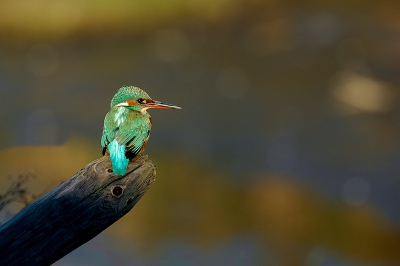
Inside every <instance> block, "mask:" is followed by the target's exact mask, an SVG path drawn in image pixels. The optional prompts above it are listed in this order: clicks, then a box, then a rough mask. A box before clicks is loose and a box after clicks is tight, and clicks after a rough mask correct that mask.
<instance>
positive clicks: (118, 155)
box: [108, 140, 129, 175]
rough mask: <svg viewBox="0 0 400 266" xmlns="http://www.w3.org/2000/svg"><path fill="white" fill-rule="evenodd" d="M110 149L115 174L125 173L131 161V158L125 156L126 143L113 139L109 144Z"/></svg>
mask: <svg viewBox="0 0 400 266" xmlns="http://www.w3.org/2000/svg"><path fill="white" fill-rule="evenodd" d="M108 151H109V152H110V159H111V164H112V168H113V172H114V174H116V175H124V174H125V173H126V168H127V167H128V163H129V160H128V159H127V158H126V157H125V145H119V144H118V141H116V140H113V141H112V142H111V143H110V144H108Z"/></svg>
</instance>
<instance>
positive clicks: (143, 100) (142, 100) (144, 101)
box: [137, 98, 147, 103]
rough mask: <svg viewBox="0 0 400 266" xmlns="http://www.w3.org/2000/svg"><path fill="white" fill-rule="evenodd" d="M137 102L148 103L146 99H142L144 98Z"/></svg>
mask: <svg viewBox="0 0 400 266" xmlns="http://www.w3.org/2000/svg"><path fill="white" fill-rule="evenodd" d="M137 101H138V103H147V101H146V100H145V99H142V98H139V99H138V100H137Z"/></svg>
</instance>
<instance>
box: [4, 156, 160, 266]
mask: <svg viewBox="0 0 400 266" xmlns="http://www.w3.org/2000/svg"><path fill="white" fill-rule="evenodd" d="M155 175H156V170H155V166H154V165H153V164H152V162H151V161H150V160H149V159H148V157H147V156H139V157H138V158H137V159H136V160H135V161H134V162H131V163H130V164H129V166H128V171H127V174H126V175H125V176H123V177H121V176H115V175H114V174H113V173H112V170H111V163H110V160H109V158H108V157H102V158H100V159H97V160H95V161H93V162H91V163H90V164H88V165H87V166H86V167H85V168H83V169H82V170H80V171H79V172H78V173H76V174H75V175H74V176H72V177H71V178H69V179H68V180H67V181H65V182H63V183H62V184H60V185H59V186H57V187H56V188H54V189H53V190H51V191H50V192H48V193H47V194H46V195H44V196H43V197H41V198H39V199H38V200H37V201H35V202H34V203H32V204H31V205H29V206H28V207H26V208H25V209H23V210H22V211H21V212H20V213H18V214H17V215H16V216H15V217H14V218H13V219H11V220H10V221H8V222H7V223H6V224H4V225H3V226H1V227H0V265H50V264H52V263H54V262H56V261H57V260H59V259H60V258H62V257H64V256H65V255H66V254H68V253H70V252H71V251H73V250H74V249H76V248H77V247H79V246H81V245H82V244H84V243H86V242H87V241H89V240H90V239H92V238H93V237H95V236H96V235H98V234H99V233H100V232H102V231H103V230H104V229H106V228H107V227H109V226H110V225H111V224H113V223H114V222H116V221H117V220H118V219H119V218H120V217H122V216H123V215H125V214H126V213H127V212H128V211H130V210H131V209H132V207H133V206H134V205H135V204H136V202H138V201H139V199H140V198H141V197H142V196H143V194H144V193H145V192H146V191H147V190H148V189H149V187H150V186H151V184H152V183H153V182H154V181H155Z"/></svg>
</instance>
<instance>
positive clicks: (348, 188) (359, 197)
mask: <svg viewBox="0 0 400 266" xmlns="http://www.w3.org/2000/svg"><path fill="white" fill-rule="evenodd" d="M370 192H371V185H370V183H369V182H368V181H367V180H365V179H364V178H361V177H352V178H350V179H348V180H347V181H346V182H345V183H344V184H343V187H342V198H343V200H344V202H346V203H347V204H349V205H351V206H354V207H357V206H361V205H363V204H365V203H366V202H367V200H368V198H369V195H370Z"/></svg>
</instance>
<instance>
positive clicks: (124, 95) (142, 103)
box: [111, 86, 181, 113]
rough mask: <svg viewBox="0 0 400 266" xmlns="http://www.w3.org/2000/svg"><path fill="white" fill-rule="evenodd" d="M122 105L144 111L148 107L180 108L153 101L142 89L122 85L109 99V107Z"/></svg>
mask: <svg viewBox="0 0 400 266" xmlns="http://www.w3.org/2000/svg"><path fill="white" fill-rule="evenodd" d="M115 106H124V107H126V108H129V109H131V110H134V111H138V112H142V113H145V112H146V110H147V109H149V108H159V109H181V108H180V107H178V106H175V105H172V104H168V103H162V102H159V101H155V100H153V99H151V98H150V96H149V95H148V94H147V93H146V92H145V91H144V90H142V89H139V88H138V87H134V86H123V87H121V88H120V89H119V90H118V92H117V93H116V94H115V95H114V97H113V98H112V100H111V108H113V107H115Z"/></svg>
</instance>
